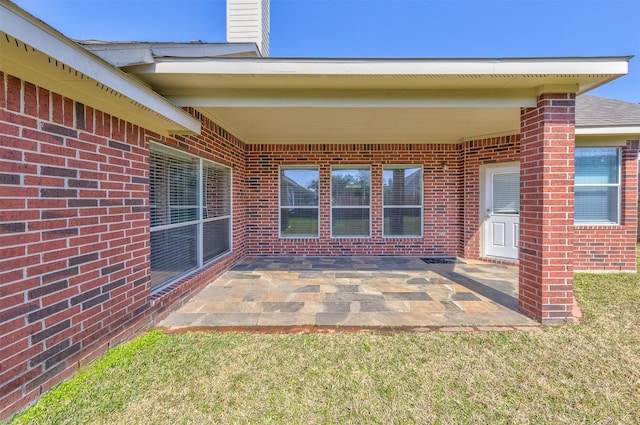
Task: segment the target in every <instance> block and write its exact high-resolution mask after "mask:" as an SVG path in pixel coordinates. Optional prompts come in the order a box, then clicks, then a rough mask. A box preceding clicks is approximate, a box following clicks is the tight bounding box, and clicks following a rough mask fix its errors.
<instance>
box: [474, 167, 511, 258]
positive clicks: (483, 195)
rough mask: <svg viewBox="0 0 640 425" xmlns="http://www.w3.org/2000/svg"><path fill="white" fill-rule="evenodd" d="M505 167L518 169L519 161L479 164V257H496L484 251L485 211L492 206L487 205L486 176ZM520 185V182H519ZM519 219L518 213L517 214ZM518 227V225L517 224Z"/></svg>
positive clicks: (485, 235) (485, 234) (485, 236)
mask: <svg viewBox="0 0 640 425" xmlns="http://www.w3.org/2000/svg"><path fill="white" fill-rule="evenodd" d="M507 168H517V169H518V170H520V162H519V161H510V162H499V163H493V164H483V165H481V166H480V182H479V183H480V203H479V204H480V210H479V214H480V215H479V223H480V226H479V227H480V257H481V258H498V257H491V256H488V255H487V253H486V238H487V237H488V235H487V223H486V218H487V216H486V211H487V208H489V207H492V205H488V201H489V200H488V193H487V176H488V174H489V172H490V171H494V170H500V169H507ZM520 186H521V187H522V183H520ZM518 220H519V215H518ZM518 228H519V226H518ZM518 240H520V235H518ZM513 261H518V259H513Z"/></svg>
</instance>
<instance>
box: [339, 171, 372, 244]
mask: <svg viewBox="0 0 640 425" xmlns="http://www.w3.org/2000/svg"><path fill="white" fill-rule="evenodd" d="M333 170H369V205H357V206H353V205H350V206H342V205H339V206H336V205H333V202H332V201H333ZM329 173H330V174H329V200H330V202H329V203H330V205H331V211H330V215H329V227H330V232H331V238H332V239H371V237H372V223H371V209H372V208H371V191H372V189H373V187H372V180H373V178H372V177H373V176H372V173H371V165H365V164H359V165H358V164H355V165H332V166H331V169H330V170H329ZM355 208H368V209H369V234H368V235H344V236H341V235H338V236H336V235H334V234H333V210H334V209H355Z"/></svg>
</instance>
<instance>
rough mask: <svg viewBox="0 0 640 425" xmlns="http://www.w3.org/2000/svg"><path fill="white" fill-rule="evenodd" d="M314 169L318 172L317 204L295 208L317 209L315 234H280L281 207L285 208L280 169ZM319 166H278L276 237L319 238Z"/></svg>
mask: <svg viewBox="0 0 640 425" xmlns="http://www.w3.org/2000/svg"><path fill="white" fill-rule="evenodd" d="M311 169H315V170H316V171H317V172H318V205H317V206H315V207H308V206H304V207H295V208H308V209H317V210H318V232H317V233H316V235H315V236H312V235H283V234H282V227H281V226H282V209H283V208H286V207H285V206H283V205H282V193H281V191H282V184H281V180H280V179H282V170H311ZM320 193H321V188H320V167H319V166H318V165H280V166H279V167H278V237H279V238H280V239H319V238H320Z"/></svg>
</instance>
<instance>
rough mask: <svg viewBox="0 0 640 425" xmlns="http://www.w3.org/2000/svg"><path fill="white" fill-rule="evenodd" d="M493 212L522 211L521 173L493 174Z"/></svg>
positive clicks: (510, 212) (509, 212) (513, 212)
mask: <svg viewBox="0 0 640 425" xmlns="http://www.w3.org/2000/svg"><path fill="white" fill-rule="evenodd" d="M493 212H494V213H497V214H518V213H519V212H520V173H504V174H493Z"/></svg>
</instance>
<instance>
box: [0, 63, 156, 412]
mask: <svg viewBox="0 0 640 425" xmlns="http://www.w3.org/2000/svg"><path fill="white" fill-rule="evenodd" d="M0 81H2V88H3V90H0V91H2V97H0V123H1V124H0V138H1V143H0V170H1V172H0V198H1V201H0V207H1V210H0V246H2V257H1V259H0V323H1V325H0V338H1V339H2V341H3V345H2V348H1V349H0V351H1V352H0V358H1V359H2V362H1V364H2V366H1V367H0V383H1V385H0V405H1V406H2V414H1V415H2V416H4V412H6V411H11V410H15V406H22V405H24V404H25V403H28V402H30V401H31V400H33V399H35V398H37V397H38V396H39V395H40V394H42V392H44V391H46V390H48V389H49V388H50V387H51V386H52V385H53V384H54V383H56V382H58V381H59V380H60V379H62V377H64V376H68V375H69V374H70V373H72V372H73V370H74V369H75V368H76V367H77V366H78V365H79V364H81V363H84V362H86V361H88V360H90V359H91V358H93V357H95V356H97V355H98V354H100V353H102V352H104V351H105V350H106V349H107V347H108V346H109V345H110V344H111V343H113V342H117V341H119V340H121V339H122V338H125V337H126V336H127V335H129V334H131V333H132V332H135V331H136V330H137V329H140V327H141V326H143V324H144V323H145V322H144V320H142V319H143V318H144V316H145V314H146V311H147V310H148V309H149V303H148V296H147V294H148V292H149V288H148V274H149V270H148V268H149V266H148V262H147V258H148V256H149V240H148V231H149V212H148V164H147V161H148V152H147V148H146V147H145V145H144V138H143V131H142V130H141V129H140V128H138V127H135V126H133V125H131V124H129V123H126V122H125V121H122V120H120V119H117V118H115V117H111V116H109V115H106V114H103V113H101V112H100V111H96V110H94V109H92V108H89V107H87V106H85V105H83V104H81V103H77V102H74V101H72V100H71V99H67V98H64V97H62V96H60V95H58V94H56V93H51V92H49V91H47V90H44V89H42V88H39V87H35V86H34V85H32V84H30V83H28V82H24V81H21V80H20V79H17V78H15V77H13V76H11V75H5V74H0ZM22 100H24V101H22ZM5 409H6V410H5Z"/></svg>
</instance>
